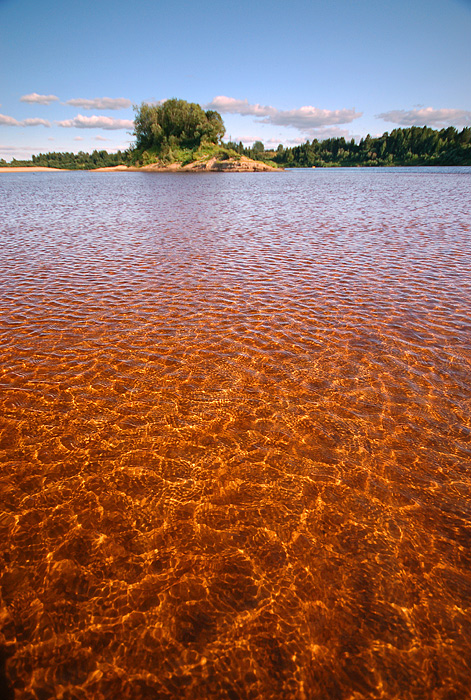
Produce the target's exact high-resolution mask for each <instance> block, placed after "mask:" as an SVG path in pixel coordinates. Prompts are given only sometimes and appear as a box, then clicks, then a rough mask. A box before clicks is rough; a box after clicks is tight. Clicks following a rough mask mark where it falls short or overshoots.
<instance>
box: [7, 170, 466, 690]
mask: <svg viewBox="0 0 471 700" xmlns="http://www.w3.org/2000/svg"><path fill="white" fill-rule="evenodd" d="M0 187H1V189H2V190H3V193H4V195H5V196H4V202H5V206H4V209H3V214H2V216H1V218H2V228H1V250H0V305H1V321H0V328H1V336H0V338H1V347H0V391H1V394H0V397H1V398H0V426H1V436H0V461H1V472H0V499H1V505H0V511H1V512H0V536H1V540H0V541H1V543H2V547H1V549H2V554H1V578H0V585H1V595H2V598H1V601H0V606H1V607H0V622H1V635H2V636H1V637H0V640H1V642H2V648H3V652H2V653H3V656H4V658H5V673H4V680H3V681H1V687H0V694H1V692H3V694H4V696H5V697H16V698H18V699H19V700H26V699H28V700H29V699H30V698H31V699H33V698H34V699H37V700H48V699H49V698H58V699H63V700H66V699H67V700H72V699H77V700H79V699H80V700H85V699H88V698H91V699H92V700H94V699H95V698H96V699H100V700H101V699H103V700H109V699H110V700H114V699H116V700H119V699H121V698H123V699H125V698H129V699H130V700H131V699H133V700H134V699H137V700H139V699H141V698H142V699H146V700H151V699H154V698H155V699H158V700H160V699H171V698H185V699H188V700H189V699H193V698H195V699H197V700H213V699H215V700H216V699H217V700H224V699H226V698H227V699H230V700H236V699H239V698H240V699H253V700H255V699H258V698H263V699H267V700H269V699H271V698H273V699H275V698H289V699H290V698H293V699H295V700H330V699H331V698H332V699H339V700H347V699H350V700H361V699H363V698H365V699H366V698H378V699H379V698H384V699H390V698H394V699H397V700H407V699H409V698H413V699H414V700H415V699H417V700H422V699H428V698H433V700H455V699H456V700H461V699H463V698H468V697H470V690H469V688H470V687H471V667H470V662H471V573H470V572H471V537H470V536H471V529H470V514H471V491H470V486H471V468H470V463H471V418H470V407H471V238H470V228H471V226H470V224H471V217H470V214H471V204H470V203H471V172H470V169H464V168H463V169H441V170H440V169H429V168H424V169H421V170H420V169H417V170H409V169H403V170H398V169H383V170H360V169H357V170H353V171H349V170H341V171H340V170H339V171H319V170H317V171H296V172H287V173H284V174H278V173H277V174H250V175H238V174H235V175H211V174H208V175H201V176H198V175H152V174H140V173H135V174H128V173H126V174H114V173H113V174H97V173H95V174H93V173H65V174H63V175H60V176H58V175H55V176H51V175H48V174H42V173H41V174H31V173H30V174H25V175H18V174H15V175H8V174H7V175H4V177H3V178H2V180H1V182H0ZM13 693H14V694H15V695H14V696H13Z"/></svg>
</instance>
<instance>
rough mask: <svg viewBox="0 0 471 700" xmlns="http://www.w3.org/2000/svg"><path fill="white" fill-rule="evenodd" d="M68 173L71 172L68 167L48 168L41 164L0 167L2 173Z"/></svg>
mask: <svg viewBox="0 0 471 700" xmlns="http://www.w3.org/2000/svg"><path fill="white" fill-rule="evenodd" d="M43 172H45V173H68V172H70V171H69V170H67V168H46V167H45V166H44V167H43V166H41V165H33V166H32V167H31V168H28V167H27V166H26V167H25V166H21V167H18V168H15V167H13V166H11V167H10V166H6V167H5V168H0V173H43Z"/></svg>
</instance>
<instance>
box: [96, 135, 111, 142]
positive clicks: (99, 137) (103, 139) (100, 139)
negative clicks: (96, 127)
mask: <svg viewBox="0 0 471 700" xmlns="http://www.w3.org/2000/svg"><path fill="white" fill-rule="evenodd" d="M95 141H109V139H105V137H104V136H95Z"/></svg>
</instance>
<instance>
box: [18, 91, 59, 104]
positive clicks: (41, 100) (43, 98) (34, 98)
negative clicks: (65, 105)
mask: <svg viewBox="0 0 471 700" xmlns="http://www.w3.org/2000/svg"><path fill="white" fill-rule="evenodd" d="M58 99H59V98H58V97H56V96H55V95H38V93H37V92H32V93H31V94H30V95H23V97H20V102H31V103H34V104H38V105H48V104H50V103H51V102H57V100H58Z"/></svg>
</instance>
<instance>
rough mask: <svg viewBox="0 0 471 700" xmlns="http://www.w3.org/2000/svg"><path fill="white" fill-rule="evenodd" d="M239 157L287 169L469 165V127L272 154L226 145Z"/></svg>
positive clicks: (330, 142) (313, 144)
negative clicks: (460, 129) (269, 162)
mask: <svg viewBox="0 0 471 700" xmlns="http://www.w3.org/2000/svg"><path fill="white" fill-rule="evenodd" d="M225 145H226V146H228V147H230V148H233V149H234V150H236V151H237V152H238V153H240V154H241V155H245V156H248V157H249V158H255V159H257V160H272V161H274V162H275V163H277V164H278V165H282V166H284V167H289V168H295V167H298V168H311V167H312V166H315V167H320V168H322V167H333V166H374V165H471V127H465V128H464V129H463V130H462V131H457V130H456V129H455V128H454V127H449V128H447V129H441V130H440V131H437V130H436V129H431V128H430V127H427V126H424V127H417V126H412V127H409V128H407V129H394V131H391V133H388V132H386V133H384V134H383V135H382V136H379V137H375V138H373V137H371V136H369V135H368V136H366V137H365V138H364V139H361V140H360V141H359V142H358V143H356V142H355V141H354V140H353V139H352V140H351V141H346V140H345V139H344V138H332V139H325V140H324V141H318V140H317V139H314V140H313V141H306V143H303V144H301V145H299V146H294V147H293V148H284V146H283V145H282V144H280V145H279V146H278V148H277V149H276V150H275V151H267V150H265V148H264V146H263V144H262V143H261V142H260V141H256V142H255V143H254V144H253V146H252V147H251V148H245V147H244V145H243V144H242V143H239V144H237V143H234V142H230V143H228V144H225Z"/></svg>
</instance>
